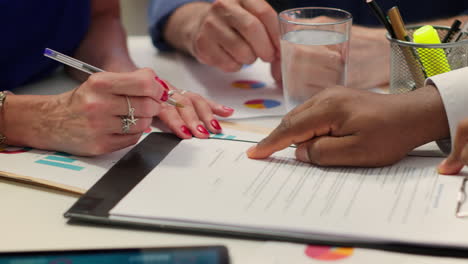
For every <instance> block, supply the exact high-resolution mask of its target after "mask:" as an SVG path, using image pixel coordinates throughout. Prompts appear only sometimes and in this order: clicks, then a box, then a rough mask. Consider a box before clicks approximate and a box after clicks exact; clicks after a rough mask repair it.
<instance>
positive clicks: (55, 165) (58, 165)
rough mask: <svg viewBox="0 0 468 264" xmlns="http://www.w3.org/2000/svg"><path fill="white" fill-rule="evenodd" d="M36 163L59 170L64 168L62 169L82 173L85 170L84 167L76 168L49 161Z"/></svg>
mask: <svg viewBox="0 0 468 264" xmlns="http://www.w3.org/2000/svg"><path fill="white" fill-rule="evenodd" d="M36 163H39V164H44V165H49V166H54V167H59V168H62V169H69V170H74V171H80V170H82V169H84V167H80V166H75V165H71V164H66V163H60V162H54V161H48V160H37V161H36Z"/></svg>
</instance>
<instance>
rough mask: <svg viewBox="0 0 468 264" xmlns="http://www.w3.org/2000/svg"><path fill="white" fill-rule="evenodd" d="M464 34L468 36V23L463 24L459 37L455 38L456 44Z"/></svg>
mask: <svg viewBox="0 0 468 264" xmlns="http://www.w3.org/2000/svg"><path fill="white" fill-rule="evenodd" d="M463 34H468V21H467V22H465V24H463V27H462V28H461V30H460V31H459V33H458V36H457V37H456V38H455V40H454V42H457V41H459V40H460V39H461V37H463Z"/></svg>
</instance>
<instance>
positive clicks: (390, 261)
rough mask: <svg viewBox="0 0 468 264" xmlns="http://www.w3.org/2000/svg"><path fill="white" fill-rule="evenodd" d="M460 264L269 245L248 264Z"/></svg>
mask: <svg viewBox="0 0 468 264" xmlns="http://www.w3.org/2000/svg"><path fill="white" fill-rule="evenodd" d="M335 262H336V263H343V264H367V263H369V264H374V263H379V264H394V263H400V264H439V263H445V264H459V263H466V259H456V258H443V257H431V256H422V255H410V254H402V253H396V252H390V251H382V250H374V249H363V248H347V247H333V246H323V245H305V244H295V243H284V242H273V241H271V242H270V241H269V242H266V243H265V244H264V245H262V246H260V247H259V248H258V249H257V250H256V251H255V252H254V253H253V255H252V257H250V258H249V259H248V261H247V263H246V264H290V263H294V264H314V263H335Z"/></svg>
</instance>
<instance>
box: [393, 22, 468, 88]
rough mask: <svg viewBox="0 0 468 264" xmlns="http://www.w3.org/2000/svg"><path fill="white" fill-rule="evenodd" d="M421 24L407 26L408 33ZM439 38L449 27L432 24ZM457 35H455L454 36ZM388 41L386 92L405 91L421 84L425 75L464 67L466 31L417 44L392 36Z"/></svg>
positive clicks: (467, 44)
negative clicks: (449, 38) (436, 41)
mask: <svg viewBox="0 0 468 264" xmlns="http://www.w3.org/2000/svg"><path fill="white" fill-rule="evenodd" d="M419 27H421V26H413V27H408V28H407V32H408V36H412V35H413V32H414V31H415V30H417V29H418V28H419ZM434 29H436V30H437V33H438V34H439V38H440V39H443V38H444V36H445V35H446V34H447V32H448V30H449V29H450V28H449V27H443V26H434ZM457 36H458V34H456V35H455V38H457ZM387 39H388V40H389V41H390V93H391V94H398V93H405V92H409V91H412V90H414V89H417V88H419V87H422V86H424V81H425V79H426V78H428V77H431V76H434V75H437V74H441V73H444V72H448V71H451V70H455V69H459V68H463V67H467V66H468V33H467V32H463V33H462V35H461V37H460V39H459V40H458V41H456V42H448V43H442V44H418V43H414V42H408V41H401V40H397V39H392V38H391V37H390V36H389V35H388V34H387Z"/></svg>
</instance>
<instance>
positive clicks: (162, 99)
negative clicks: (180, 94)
mask: <svg viewBox="0 0 468 264" xmlns="http://www.w3.org/2000/svg"><path fill="white" fill-rule="evenodd" d="M168 99H169V94H168V93H167V91H164V92H163V94H162V96H161V101H163V102H166V101H167V100H168Z"/></svg>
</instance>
